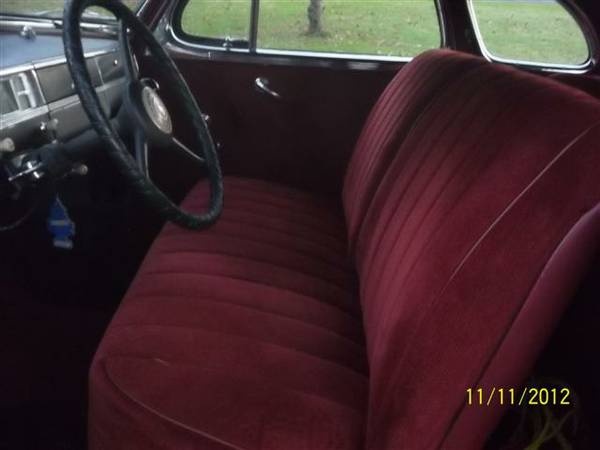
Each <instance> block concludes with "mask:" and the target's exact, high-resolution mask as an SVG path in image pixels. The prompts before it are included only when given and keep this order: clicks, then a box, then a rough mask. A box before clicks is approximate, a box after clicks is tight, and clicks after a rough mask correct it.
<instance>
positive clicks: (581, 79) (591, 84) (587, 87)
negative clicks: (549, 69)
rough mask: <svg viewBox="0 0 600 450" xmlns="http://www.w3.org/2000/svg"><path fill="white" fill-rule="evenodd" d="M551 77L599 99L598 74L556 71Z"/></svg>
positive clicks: (599, 80)
mask: <svg viewBox="0 0 600 450" xmlns="http://www.w3.org/2000/svg"><path fill="white" fill-rule="evenodd" d="M552 78H554V79H555V80H558V81H560V82H562V83H565V84H568V85H569V86H572V87H574V88H577V89H579V90H580V91H583V92H587V93H588V94H590V95H591V96H593V97H596V98H599V99H600V76H597V75H579V74H576V75H575V74H570V73H557V74H554V75H552Z"/></svg>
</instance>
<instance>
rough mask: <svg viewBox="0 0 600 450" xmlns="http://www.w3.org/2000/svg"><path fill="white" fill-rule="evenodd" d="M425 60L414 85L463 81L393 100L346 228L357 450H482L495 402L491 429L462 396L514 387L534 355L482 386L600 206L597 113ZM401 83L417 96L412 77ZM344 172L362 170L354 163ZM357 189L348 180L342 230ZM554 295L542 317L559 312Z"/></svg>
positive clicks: (548, 86) (558, 91)
mask: <svg viewBox="0 0 600 450" xmlns="http://www.w3.org/2000/svg"><path fill="white" fill-rule="evenodd" d="M429 58H431V59H439V60H438V61H436V62H433V61H428V62H427V64H426V67H424V69H423V71H419V77H420V78H419V79H421V80H422V79H427V78H428V77H431V76H432V75H431V74H429V73H428V71H429V70H434V69H433V68H434V67H440V66H445V64H444V62H448V64H449V65H453V64H457V65H458V64H460V69H459V70H458V72H459V73H460V75H459V76H453V77H451V78H450V80H449V81H447V82H446V83H445V84H443V85H444V88H443V89H439V88H438V89H434V90H433V91H432V92H429V93H421V94H419V96H420V97H421V98H425V97H427V98H429V99H430V100H429V103H428V105H427V107H425V108H423V109H422V110H421V111H420V113H418V114H408V113H406V112H405V111H404V109H403V107H402V105H401V104H400V105H396V107H395V112H392V110H391V109H390V112H389V113H388V114H400V115H401V117H402V119H401V121H404V120H406V121H408V122H409V123H405V124H403V125H400V126H398V128H400V129H402V130H404V131H403V132H402V134H403V137H402V139H398V140H396V141H394V143H393V145H392V144H390V146H391V147H394V145H395V147H394V148H393V149H392V150H389V152H390V153H391V155H388V156H386V160H387V162H386V163H385V166H386V167H385V170H382V169H380V170H379V173H378V177H379V178H380V180H379V182H378V183H374V184H377V186H376V187H374V188H373V187H371V188H369V190H370V191H371V192H372V194H371V195H372V198H370V199H367V200H364V202H365V204H364V205H362V206H361V207H362V208H365V209H367V212H366V214H365V217H364V218H363V219H362V221H361V224H360V226H357V227H356V229H355V233H356V244H355V247H356V248H355V252H354V253H355V260H356V266H357V272H358V275H359V279H360V294H361V303H362V308H363V314H364V319H363V320H364V326H365V333H366V340H367V351H368V358H369V366H370V399H369V411H368V426H367V442H366V447H367V448H369V449H390V450H391V449H397V448H461V449H467V448H478V447H480V446H481V445H482V444H483V440H484V439H485V436H486V433H487V432H489V431H491V430H490V429H489V428H490V427H492V426H493V425H494V423H495V422H494V420H496V419H497V418H498V417H499V411H501V409H502V408H503V407H500V406H499V405H498V404H495V406H496V407H497V408H493V407H492V408H490V410H493V411H494V413H493V414H496V415H495V416H494V417H492V420H490V419H489V417H488V418H487V419H486V420H487V422H485V421H484V422H481V421H478V420H479V419H477V420H474V419H473V418H472V417H471V416H469V414H471V412H470V411H469V410H467V409H466V408H465V400H466V389H467V388H469V387H473V388H475V387H477V386H478V384H479V383H480V382H481V381H482V379H483V377H484V376H485V377H487V378H489V379H494V380H498V379H499V380H500V381H503V382H506V383H511V382H512V383H519V382H521V381H523V380H522V379H520V378H519V377H521V378H522V377H523V376H525V375H526V371H527V367H528V365H529V364H531V358H532V355H531V352H524V353H523V355H521V356H520V358H521V359H519V358H516V359H515V360H512V361H511V364H512V367H511V368H510V369H511V370H512V372H511V375H510V376H508V375H506V376H504V377H503V376H499V377H494V376H492V377H491V378H490V377H489V375H490V374H489V373H487V372H486V370H488V369H489V368H490V367H496V366H495V365H494V360H495V358H497V357H498V355H499V350H500V349H501V348H502V344H503V343H504V342H505V341H506V340H507V339H508V338H509V337H511V336H513V335H514V330H515V329H516V328H515V323H516V320H517V318H518V317H519V314H520V313H521V312H522V308H524V305H527V304H528V301H530V297H531V293H532V289H533V288H534V286H536V284H537V283H538V282H539V281H540V275H541V274H542V273H543V271H544V269H545V267H547V264H548V261H549V260H550V259H551V256H552V255H553V253H554V252H555V251H557V248H558V247H559V245H560V243H561V241H563V239H564V238H565V236H566V235H567V234H568V233H569V231H570V230H571V229H573V227H574V226H575V224H576V223H577V222H578V221H579V220H580V219H581V218H582V217H583V216H584V215H585V214H586V212H587V211H590V210H591V209H592V208H594V207H595V206H596V204H597V203H598V202H600V183H599V182H598V169H597V168H598V167H600V102H598V101H597V100H596V99H594V98H592V97H591V96H588V95H586V94H585V93H583V92H580V91H578V90H576V89H573V88H570V87H568V86H563V85H561V84H560V83H557V82H555V81H553V80H549V79H544V78H542V77H538V76H535V75H532V74H528V73H525V72H521V71H517V70H516V69H512V68H509V67H504V66H500V65H494V64H489V63H482V62H481V60H479V59H476V58H474V57H468V56H461V57H460V58H458V59H460V62H457V56H455V55H452V54H448V53H444V54H440V53H434V54H430V55H429ZM468 60H472V61H473V62H471V63H468V62H466V61H468ZM445 67H446V70H447V71H448V72H451V73H452V72H453V71H452V70H451V69H450V68H449V67H447V66H445ZM465 67H469V69H468V70H467V71H465V69H464V68H465ZM405 70H407V72H406V73H405V76H406V77H407V78H410V77H412V76H414V75H412V74H414V73H415V72H417V71H416V70H413V71H412V72H408V70H410V64H409V66H408V67H407V69H405ZM455 73H456V72H455ZM403 83H404V84H405V85H407V86H411V87H412V88H411V89H415V90H416V89H426V88H427V85H426V84H423V85H422V84H419V83H418V82H417V80H404V81H403ZM439 85H440V84H439V83H438V86H439ZM388 95H390V94H389V93H388ZM414 95H415V94H414V93H413V94H411V96H414ZM405 101H406V100H405ZM380 103H381V102H380ZM400 103H402V100H400ZM378 107H379V108H382V106H381V105H379V106H378ZM381 114H382V115H383V116H384V119H381V118H379V119H378V118H377V116H376V113H374V114H372V116H371V119H370V120H371V121H373V122H376V121H377V120H383V121H384V123H390V122H392V121H393V119H391V118H389V117H385V114H384V113H383V112H382V113H381ZM369 127H370V128H371V129H372V130H373V131H372V133H373V137H371V138H370V139H366V138H365V140H370V141H372V142H375V141H376V140H377V139H380V138H379V136H377V135H378V133H381V131H377V130H378V127H377V124H376V123H371V124H370V125H369ZM389 142H391V140H390V141H389ZM361 145H367V144H365V143H363V144H361ZM375 148H376V149H377V148H379V147H377V146H375ZM366 153H368V152H366ZM376 156H377V155H362V156H360V157H359V158H360V159H362V160H365V161H369V159H370V158H374V157H376ZM352 166H354V168H353V169H352V170H355V171H356V172H360V173H363V174H364V173H366V172H368V171H369V170H370V171H371V172H373V171H374V169H367V170H366V169H365V166H364V165H363V166H362V167H359V166H360V164H359V162H357V161H354V162H353V165H352ZM352 166H351V167H352ZM361 176H362V177H366V175H361ZM352 177H354V175H349V179H351V178H352ZM355 190H356V185H352V186H350V185H348V184H347V185H346V192H345V200H346V211H347V212H348V211H350V214H349V219H348V220H349V224H350V228H351V230H352V224H353V223H354V222H353V220H355V218H354V216H353V214H356V212H355V211H353V210H352V207H350V208H349V205H350V203H352V202H351V201H350V197H351V196H352V195H357V194H356V193H355V192H354V191H355ZM362 195H366V194H364V193H363V194H362ZM351 233H352V231H351ZM552 292H562V291H560V290H559V289H558V288H556V289H554V290H553V291H552ZM563 293H564V292H563ZM550 297H551V296H546V297H545V298H544V301H545V302H547V303H546V304H545V308H547V309H549V310H557V308H559V307H560V306H559V302H558V300H557V299H553V298H550ZM528 327H529V328H530V329H531V330H534V331H533V333H535V332H537V333H538V334H539V339H538V338H537V337H536V339H534V341H535V345H538V346H539V341H540V339H542V335H543V333H542V331H540V330H547V328H548V327H549V323H548V321H547V320H545V319H544V318H543V317H541V316H540V318H539V320H535V319H534V320H533V321H530V323H529V325H528ZM520 330H521V331H520V332H521V333H522V332H523V329H522V328H521V329H520ZM535 330H537V331H535ZM511 333H512V334H511ZM526 345H528V346H531V348H533V347H534V344H533V343H531V342H529V343H528V344H526ZM487 378H486V379H487ZM514 387H517V386H514ZM481 414H484V415H485V414H488V413H486V412H485V411H482V412H481ZM465 415H466V416H465ZM463 417H468V418H469V417H470V418H469V420H467V421H466V422H465V420H463ZM482 417H483V416H482ZM465 423H466V424H467V425H465ZM457 424H458V425H457ZM482 424H483V425H482ZM457 426H458V428H455V427H457Z"/></svg>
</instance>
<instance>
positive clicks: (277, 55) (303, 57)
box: [166, 0, 447, 69]
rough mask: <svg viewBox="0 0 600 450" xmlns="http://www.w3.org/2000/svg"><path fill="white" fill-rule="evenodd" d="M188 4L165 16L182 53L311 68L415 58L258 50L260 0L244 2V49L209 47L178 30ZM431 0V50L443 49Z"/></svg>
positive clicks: (442, 27) (177, 4)
mask: <svg viewBox="0 0 600 450" xmlns="http://www.w3.org/2000/svg"><path fill="white" fill-rule="evenodd" d="M189 1H190V0H179V1H174V2H173V3H172V5H171V8H170V10H169V11H168V12H167V14H166V16H167V20H166V32H167V35H168V37H169V38H170V41H171V43H172V44H175V45H176V46H177V47H179V48H181V49H183V50H187V51H192V52H193V51H200V52H201V53H203V54H204V55H205V56H206V58H207V59H214V60H237V61H241V60H247V58H248V57H251V59H256V58H257V57H258V59H260V60H263V61H269V62H274V63H275V64H278V63H283V64H293V63H295V62H296V63H300V64H303V63H308V64H311V62H312V63H314V64H313V65H315V64H316V65H318V66H327V65H329V64H327V63H326V62H330V63H331V64H332V65H336V66H341V65H344V63H350V65H351V66H356V68H358V69H373V68H376V67H378V65H379V64H380V63H383V64H386V63H391V64H394V63H407V62H410V61H411V60H412V59H413V58H414V57H415V56H385V55H375V54H362V53H344V52H321V51H310V50H286V49H267V48H261V47H258V46H257V36H258V26H259V23H258V16H259V12H258V8H259V4H260V0H248V1H249V2H251V10H250V17H249V18H248V19H249V21H250V27H249V30H248V42H249V45H248V48H223V47H222V46H215V45H210V44H206V43H202V40H203V39H207V40H208V39H210V37H195V36H192V35H189V34H187V33H185V32H184V31H183V30H182V26H181V19H182V17H183V12H184V10H185V7H186V6H187V4H188V3H189ZM431 1H432V2H433V4H434V6H435V10H436V16H437V22H438V27H439V32H440V44H439V47H434V48H444V47H445V46H446V43H447V36H446V22H445V18H444V14H443V8H442V7H441V4H440V0H431Z"/></svg>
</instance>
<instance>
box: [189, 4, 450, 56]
mask: <svg viewBox="0 0 600 450" xmlns="http://www.w3.org/2000/svg"><path fill="white" fill-rule="evenodd" d="M257 5H258V11H257V13H258V14H257V16H258V21H257V27H256V48H257V49H259V50H266V51H269V50H270V51H274V50H275V51H289V52H294V51H298V52H311V53H312V52H322V53H342V54H360V55H376V56H383V57H412V56H415V55H417V54H419V53H421V52H423V51H425V50H428V49H431V48H439V47H440V45H441V41H442V39H441V32H440V25H439V20H438V14H437V8H436V2H435V0H410V1H404V0H360V1H357V0H259V2H257ZM251 17H252V1H251V0H189V1H188V2H187V4H186V5H185V7H184V9H183V11H182V14H181V30H182V31H183V32H184V34H186V35H188V37H193V38H195V39H196V40H199V41H200V42H201V41H202V40H204V41H205V43H206V44H211V43H215V42H216V41H221V42H222V45H224V46H225V47H236V46H237V47H244V46H245V45H248V43H249V42H250V41H251V38H250V36H251V33H252V30H251V29H250V28H251V25H250V24H251Z"/></svg>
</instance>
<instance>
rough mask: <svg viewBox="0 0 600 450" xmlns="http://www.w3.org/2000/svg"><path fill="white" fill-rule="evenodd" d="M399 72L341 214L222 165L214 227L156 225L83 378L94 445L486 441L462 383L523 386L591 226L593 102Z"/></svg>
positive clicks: (363, 145)
mask: <svg viewBox="0 0 600 450" xmlns="http://www.w3.org/2000/svg"><path fill="white" fill-rule="evenodd" d="M403 73H404V74H403V75H400V76H399V77H398V78H397V79H396V81H395V82H394V83H395V84H394V86H395V87H390V89H389V90H388V91H386V93H385V94H384V97H383V98H382V100H380V102H379V103H378V106H377V107H376V110H375V111H374V112H373V114H372V116H371V118H370V120H369V123H368V125H367V129H366V130H365V131H364V132H363V138H362V139H361V142H359V144H358V146H357V150H356V152H355V156H354V158H353V161H352V162H351V164H350V168H349V174H348V177H347V183H346V191H345V193H344V204H345V213H346V217H347V221H348V226H345V224H344V222H343V220H342V219H341V218H340V217H341V215H342V214H341V213H339V214H338V212H337V211H336V209H335V207H333V206H332V205H335V202H328V201H327V200H324V199H319V198H316V197H314V196H311V195H308V194H306V193H302V192H299V191H295V190H292V189H289V188H284V187H282V186H279V185H275V184H271V183H266V182H260V181H253V180H244V179H233V178H230V179H227V180H226V184H225V190H226V195H227V197H226V198H227V200H226V207H225V212H224V215H223V218H222V220H221V221H220V222H219V223H218V224H217V226H216V227H214V228H212V229H211V230H208V231H206V232H201V233H197V232H190V231H184V230H180V229H177V228H175V227H172V226H167V227H166V228H165V230H164V231H163V233H162V234H161V235H160V237H159V238H158V240H157V241H156V243H155V244H154V246H153V247H152V249H151V251H150V253H149V254H148V257H147V258H146V261H145V262H144V264H143V266H142V268H141V269H140V273H139V274H138V276H137V277H136V279H135V281H134V283H133V284H132V286H131V289H130V291H129V293H128V294H127V296H126V298H125V299H124V301H123V304H122V305H121V307H120V310H119V311H118V312H117V314H116V316H115V318H114V320H113V322H112V324H111V326H110V327H109V330H108V331H107V334H106V336H105V338H104V340H103V343H102V345H101V347H100V349H99V350H98V354H97V355H96V358H95V362H94V365H93V367H92V370H91V381H90V396H91V406H90V445H91V448H92V450H94V449H100V448H106V449H109V448H110V449H113V448H128V449H137V448H140V449H141V448H144V449H154V448H177V449H192V448H193V449H209V448H211V449H212V448H238V449H275V448H285V449H324V448H331V449H345V448H365V447H366V448H369V449H376V450H391V449H398V448H411V449H412V448H419V449H421V448H424V449H433V448H461V449H468V448H479V447H481V446H482V445H483V443H484V440H485V438H486V436H487V434H488V433H489V432H490V431H491V430H492V429H493V427H494V425H495V423H496V421H497V420H498V418H499V417H500V415H501V413H502V410H503V406H500V405H498V404H494V406H491V407H490V409H491V410H493V411H490V412H488V413H487V414H485V415H482V417H478V416H477V415H476V414H475V412H474V411H473V410H469V409H468V408H467V407H465V406H464V404H465V395H466V389H467V388H469V387H476V386H478V385H480V384H483V385H488V384H489V385H491V383H494V384H496V385H503V384H505V383H506V384H509V383H512V384H517V383H520V382H521V381H522V378H523V377H524V376H526V372H527V370H528V368H529V367H530V366H531V363H532V361H533V359H534V358H535V356H536V354H537V353H538V352H539V349H541V348H542V346H543V344H544V342H545V340H546V339H547V336H548V333H549V332H550V330H551V329H552V327H553V326H554V324H555V323H556V320H557V318H558V317H559V316H560V314H561V312H562V310H563V309H564V307H565V299H564V296H565V295H567V294H568V293H569V292H570V290H571V289H572V288H573V285H574V283H575V282H576V280H577V279H578V276H579V274H580V273H582V272H583V271H584V269H585V268H584V266H585V261H587V260H586V258H585V257H584V256H585V255H583V253H581V252H582V251H583V250H582V248H583V247H582V246H583V245H584V244H581V239H583V238H581V237H579V238H576V239H575V241H576V243H575V244H569V242H573V241H572V240H571V239H572V238H571V237H570V238H569V239H566V240H565V236H567V235H569V234H570V233H571V235H570V236H573V233H575V236H584V237H589V236H596V234H594V233H595V232H596V231H597V227H598V223H597V221H593V222H591V223H592V225H586V224H588V223H590V222H589V217H590V216H585V215H586V213H587V212H588V211H590V210H592V209H593V208H594V207H596V205H597V204H598V203H599V202H600V183H598V180H597V167H599V166H600V149H599V147H598V142H600V102H598V101H597V100H595V99H594V98H592V97H590V96H589V95H587V94H585V93H583V92H580V91H578V90H576V89H573V88H570V87H568V86H564V85H561V84H560V83H558V82H556V81H553V80H550V79H544V78H541V77H537V76H535V75H531V74H527V73H523V72H519V71H517V70H515V69H511V68H508V67H503V66H498V65H492V64H488V63H485V62H483V61H482V60H480V59H476V58H473V57H469V56H463V55H457V54H453V53H451V52H448V51H437V52H430V53H428V54H426V55H424V56H423V57H421V58H417V59H416V60H415V63H414V64H409V65H408V66H407V69H406V70H405V71H403ZM437 75H439V76H440V79H437ZM404 78H406V79H404ZM401 86H404V88H402V87H401ZM404 89H406V90H408V91H410V92H408V91H407V92H406V93H403V92H401V91H403V90H404ZM421 91H423V92H421ZM386 99H387V100H386ZM386 102H389V104H388V103H386ZM386 111H387V112H386ZM368 130H371V131H368ZM365 136H367V137H365ZM204 198H206V187H205V186H204V185H200V186H199V187H198V188H196V189H195V190H194V191H193V192H192V194H191V195H190V197H189V198H188V200H187V201H186V205H185V206H187V207H190V208H200V207H201V206H202V203H203V200H202V199H204ZM584 216H585V218H584V219H583V222H580V221H581V220H582V217H584ZM592 216H593V217H597V216H596V213H594V214H593V215H592ZM594 220H595V219H594ZM578 223H580V224H579V225H576V224H578ZM581 223H583V224H584V225H581ZM590 227H591V229H592V230H594V231H593V232H591V231H589V229H590ZM582 228H583V229H584V230H588V231H584V232H583V234H582V232H580V230H581V229H582ZM571 230H574V231H571ZM346 232H348V234H349V236H350V239H351V241H352V240H354V241H355V242H353V243H352V259H351V260H349V258H347V257H346V256H344V255H346V254H347V251H346V250H347V248H346V247H347V240H346V237H345V236H346ZM561 242H563V246H562V248H561ZM586 242H591V241H586ZM565 243H566V244H565ZM565 245H566V247H565ZM590 245H591V244H590ZM586 248H587V247H586ZM565 252H566V253H565ZM564 254H567V256H566V258H567V261H569V267H570V269H569V270H571V271H572V272H571V273H568V274H565V275H564V276H563V277H559V276H557V275H556V272H557V270H560V269H562V270H565V267H566V266H565V265H564V264H563V263H559V264H558V265H557V263H556V261H557V258H558V260H559V261H562V260H563V258H564V257H563V256H561V255H564ZM553 255H554V256H553ZM557 255H558V256H557ZM571 263H572V264H571ZM355 270H356V273H357V275H358V280H359V283H358V285H357V283H356V281H355ZM547 276H553V278H554V279H553V283H552V284H548V282H547V280H545V279H544V277H547ZM563 294H564V295H563ZM530 308H533V309H534V310H536V309H538V308H543V310H544V314H541V313H536V314H535V315H533V316H532V315H531V314H530V313H528V310H529V309H530ZM361 320H362V326H361V323H360V321H361ZM363 328H364V334H365V336H364V338H365V339H366V340H365V341H364V342H363V334H362V333H363V331H362V329H363ZM528 330H529V331H531V334H528V335H527V336H525V335H524V333H526V332H527V331H528ZM525 338H526V339H527V341H525V343H524V347H523V349H521V350H520V351H515V348H516V344H515V342H517V341H519V340H520V339H525ZM504 362H506V363H507V364H510V366H511V367H510V370H507V368H506V364H503V363H504ZM367 395H368V398H367ZM476 416H477V417H476Z"/></svg>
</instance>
